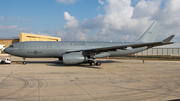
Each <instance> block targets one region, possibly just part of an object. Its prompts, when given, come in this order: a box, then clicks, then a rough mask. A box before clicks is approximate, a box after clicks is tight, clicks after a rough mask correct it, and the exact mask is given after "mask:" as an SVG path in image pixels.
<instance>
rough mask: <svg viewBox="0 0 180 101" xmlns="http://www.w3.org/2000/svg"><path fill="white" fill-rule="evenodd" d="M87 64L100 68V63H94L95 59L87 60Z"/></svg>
mask: <svg viewBox="0 0 180 101" xmlns="http://www.w3.org/2000/svg"><path fill="white" fill-rule="evenodd" d="M88 63H89V64H90V65H91V66H94V65H96V66H100V65H101V63H100V62H99V61H96V59H93V60H88Z"/></svg>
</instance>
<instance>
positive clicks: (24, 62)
mask: <svg viewBox="0 0 180 101" xmlns="http://www.w3.org/2000/svg"><path fill="white" fill-rule="evenodd" d="M23 60H24V61H23V62H22V64H24V65H25V64H27V62H26V61H25V60H26V58H25V57H23Z"/></svg>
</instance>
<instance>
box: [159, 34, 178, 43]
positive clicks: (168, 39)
mask: <svg viewBox="0 0 180 101" xmlns="http://www.w3.org/2000/svg"><path fill="white" fill-rule="evenodd" d="M174 36H175V35H171V36H170V37H168V38H166V39H164V40H163V41H162V42H163V43H168V42H170V41H171V40H172V39H173V38H174Z"/></svg>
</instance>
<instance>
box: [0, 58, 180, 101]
mask: <svg viewBox="0 0 180 101" xmlns="http://www.w3.org/2000/svg"><path fill="white" fill-rule="evenodd" d="M0 58H4V57H0ZM11 60H12V61H13V64H10V65H8V64H5V65H2V64H1V65H0V101H165V100H175V99H180V61H159V60H158V61H155V60H145V62H144V64H143V61H142V60H136V59H100V62H102V65H101V66H89V64H86V63H85V64H77V65H64V64H62V62H59V61H58V60H57V59H54V58H45V59H42V58H38V59H27V64H26V65H23V64H19V63H20V62H21V61H22V59H21V58H18V57H11Z"/></svg>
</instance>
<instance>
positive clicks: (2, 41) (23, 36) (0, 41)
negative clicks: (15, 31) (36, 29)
mask: <svg viewBox="0 0 180 101" xmlns="http://www.w3.org/2000/svg"><path fill="white" fill-rule="evenodd" d="M23 41H61V38H59V37H50V36H44V35H36V34H29V33H20V34H19V37H13V38H3V37H0V45H5V47H8V46H9V45H11V44H13V43H17V42H23ZM1 53H4V52H3V51H2V49H0V54H1Z"/></svg>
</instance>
